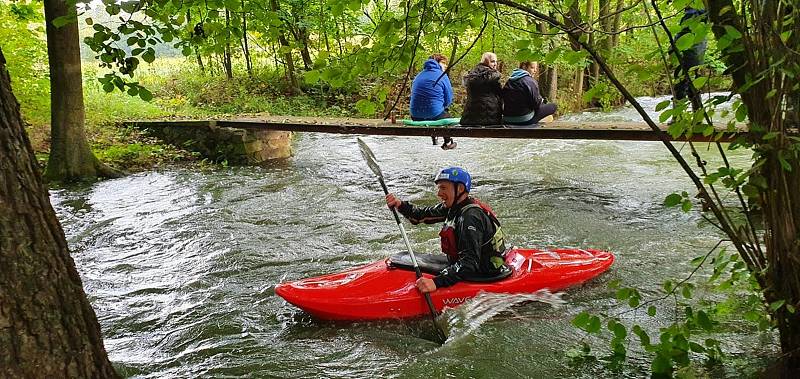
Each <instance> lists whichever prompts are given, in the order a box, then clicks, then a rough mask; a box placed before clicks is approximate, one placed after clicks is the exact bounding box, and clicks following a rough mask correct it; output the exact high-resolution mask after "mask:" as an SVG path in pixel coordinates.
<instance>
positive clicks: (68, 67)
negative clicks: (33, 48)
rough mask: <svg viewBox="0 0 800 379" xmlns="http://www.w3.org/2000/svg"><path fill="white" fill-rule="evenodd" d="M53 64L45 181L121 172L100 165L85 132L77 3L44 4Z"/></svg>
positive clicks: (53, 1) (56, 1) (54, 1)
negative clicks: (48, 149) (48, 148)
mask: <svg viewBox="0 0 800 379" xmlns="http://www.w3.org/2000/svg"><path fill="white" fill-rule="evenodd" d="M44 16H45V23H46V25H47V29H46V30H47V56H48V59H49V61H50V104H51V105H50V108H51V116H50V120H51V121H50V134H51V135H50V138H51V142H50V158H49V160H48V161H47V169H46V171H45V178H47V179H49V180H55V181H71V180H77V179H83V178H93V177H97V176H103V177H113V176H117V172H115V171H114V170H112V169H111V168H109V167H108V166H106V165H104V164H102V163H100V161H98V160H97V158H96V157H95V156H94V154H93V153H92V150H91V149H90V148H89V143H88V141H87V140H86V134H85V132H84V117H85V113H84V105H83V77H82V76H81V53H80V45H79V43H80V42H79V37H78V23H77V13H76V9H75V1H74V0H72V1H67V0H47V1H45V2H44Z"/></svg>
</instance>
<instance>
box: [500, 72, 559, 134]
mask: <svg viewBox="0 0 800 379" xmlns="http://www.w3.org/2000/svg"><path fill="white" fill-rule="evenodd" d="M538 68H539V66H538V65H537V64H536V62H521V63H520V64H519V68H516V69H514V71H512V72H511V76H510V77H509V78H508V81H507V82H506V85H505V86H503V107H504V108H503V123H505V124H506V125H533V124H536V123H538V122H539V121H540V120H541V119H543V118H545V117H547V116H549V115H552V114H555V113H556V109H557V107H556V105H555V104H553V103H545V102H544V99H543V98H542V95H541V94H540V93H539V83H538V82H537V81H536V79H534V76H536V75H537V74H538V72H537V71H538Z"/></svg>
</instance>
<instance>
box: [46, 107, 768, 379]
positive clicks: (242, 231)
mask: <svg viewBox="0 0 800 379" xmlns="http://www.w3.org/2000/svg"><path fill="white" fill-rule="evenodd" d="M659 100H662V99H644V101H645V103H646V105H648V106H649V107H650V108H653V107H654V106H655V104H656V103H657V102H658V101H659ZM593 117H600V118H602V119H603V120H609V118H611V119H612V120H613V119H620V121H625V120H627V119H628V118H630V111H629V110H621V111H618V112H614V113H610V114H609V113H606V114H584V115H572V116H568V118H570V119H573V120H576V119H577V120H587V119H592V118H593ZM364 140H365V141H366V142H367V143H368V144H369V145H370V146H371V147H372V150H373V151H374V152H375V155H376V156H377V158H378V160H379V163H380V164H381V166H382V168H383V171H384V174H385V175H386V178H387V180H388V183H387V184H388V186H389V187H390V189H391V190H393V191H394V192H396V193H398V194H399V195H401V196H402V197H406V198H409V199H412V200H414V201H415V202H418V203H420V204H433V203H434V202H435V201H436V199H435V196H434V185H433V183H432V182H431V179H432V177H433V175H434V173H435V172H436V170H437V169H439V168H441V167H443V166H448V165H460V166H463V167H465V168H467V169H468V170H469V171H470V172H471V173H472V175H473V177H474V185H473V188H474V189H473V194H474V195H475V196H477V197H479V198H481V199H482V200H484V201H485V202H487V203H489V204H491V205H492V206H493V207H494V208H495V210H496V211H497V213H498V214H499V216H500V220H501V222H503V228H504V230H505V232H506V235H507V241H508V243H510V244H513V245H517V246H524V247H537V248H548V247H577V248H597V249H604V250H608V251H612V252H614V253H615V254H616V256H617V261H616V262H615V264H614V265H613V266H612V268H611V269H610V271H609V272H607V273H605V274H603V275H601V276H600V277H598V278H597V279H595V280H593V281H590V282H589V283H587V284H585V285H583V286H581V287H578V288H572V289H569V290H566V291H564V292H563V293H561V294H555V295H552V296H547V295H542V296H532V297H528V298H524V299H520V298H514V297H507V298H501V299H497V298H490V297H483V298H479V299H477V300H473V301H471V302H469V303H467V304H465V305H463V306H461V307H459V308H456V309H454V310H448V311H447V312H446V313H445V314H444V315H443V316H441V317H440V319H441V321H442V322H443V323H445V324H447V327H448V329H449V334H450V335H451V338H450V340H448V342H447V343H446V344H445V345H444V346H441V347H440V346H439V345H437V344H435V343H433V342H430V341H428V340H426V339H425V338H423V337H424V335H425V328H427V327H428V326H427V325H428V324H427V323H426V322H425V320H422V321H408V322H400V321H390V322H378V323H331V322H321V321H317V320H314V319H312V318H310V317H309V316H308V315H306V314H304V313H303V312H301V311H299V310H298V309H296V308H294V307H293V306H291V305H289V304H287V303H286V302H285V301H283V300H282V299H281V298H279V297H277V296H276V295H275V294H274V287H275V285H276V284H277V283H279V282H281V281H284V280H292V279H299V278H303V277H308V276H313V275H319V274H323V273H329V272H333V271H339V270H344V269H347V268H350V267H353V266H357V265H361V264H365V263H368V262H371V261H374V260H378V259H382V258H384V257H385V256H386V255H387V254H390V253H393V252H396V251H399V250H401V249H402V248H403V242H402V239H401V237H400V235H399V233H398V231H397V227H396V225H395V224H394V221H393V219H392V217H391V214H390V213H389V212H388V211H387V209H386V207H385V203H384V202H383V195H382V192H381V189H380V187H379V185H378V183H377V182H376V180H375V178H374V177H373V176H372V174H371V172H370V171H369V170H368V168H367V167H366V165H365V164H364V162H363V161H362V158H361V156H360V154H359V150H358V146H357V144H356V140H355V136H340V135H326V134H313V133H307V134H302V135H298V136H296V140H295V142H294V149H295V154H294V156H293V157H292V158H290V159H287V160H285V161H281V162H276V163H274V164H272V165H270V166H266V167H215V168H212V169H197V168H185V167H173V168H165V169H162V170H158V171H152V172H145V173H140V174H136V175H131V176H128V177H125V178H120V179H115V180H107V181H102V182H98V183H95V184H92V185H83V186H75V187H68V188H63V189H58V190H53V191H51V200H52V203H53V205H54V207H55V209H56V212H57V214H58V216H59V219H60V220H61V222H62V224H63V226H64V229H65V233H66V236H67V239H68V241H69V245H70V247H71V248H72V250H73V256H74V258H75V262H76V265H77V267H78V270H79V272H80V274H81V277H82V278H83V284H84V287H85V290H86V292H87V294H88V296H89V299H90V301H91V303H92V305H93V307H94V309H95V311H96V313H97V316H98V319H99V321H100V324H101V326H102V330H103V334H104V336H105V346H106V349H107V350H108V352H109V355H110V358H111V360H112V361H113V362H114V364H115V366H116V367H117V369H118V370H119V372H120V373H121V374H122V375H124V376H126V377H136V378H165V377H179V378H185V377H289V378H299V377H310V378H317V377H330V378H341V377H405V378H416V377H423V376H424V377H458V378H466V377H476V378H489V377H492V378H494V377H541V378H552V377H575V378H595V377H608V376H616V377H641V376H647V375H648V373H649V364H648V362H647V361H646V360H645V358H646V355H645V354H644V353H643V352H641V351H639V350H638V349H636V346H637V345H638V343H637V342H635V341H634V342H632V343H631V344H629V345H628V346H629V348H630V349H631V351H630V356H629V358H628V362H629V363H630V364H629V365H627V366H626V367H625V368H624V369H622V370H621V371H611V370H609V369H608V368H607V367H606V366H605V365H604V364H603V363H602V362H597V361H593V362H591V361H590V362H582V363H574V362H571V361H570V359H569V358H567V357H566V355H565V352H566V351H567V350H569V349H572V348H575V347H577V345H578V344H579V343H580V341H581V340H585V341H587V342H588V343H589V344H591V345H592V346H594V347H595V349H596V350H597V351H598V353H599V354H600V355H602V354H603V353H604V351H605V350H604V349H607V348H604V342H603V340H599V339H597V338H594V337H587V336H586V335H585V333H583V332H581V331H580V330H578V329H576V328H574V327H572V326H571V325H570V321H571V319H572V318H573V317H574V315H576V314H577V313H579V312H581V311H583V310H588V311H590V312H597V313H599V312H607V313H613V312H616V311H619V310H624V309H625V308H619V307H618V306H617V305H616V301H615V300H614V290H611V289H609V288H608V287H607V284H608V282H609V281H611V280H614V279H618V280H621V281H622V284H623V285H624V286H635V287H638V288H640V289H641V291H642V293H643V296H646V297H647V296H651V297H652V296H657V295H659V294H660V293H661V292H660V288H661V283H662V282H663V281H664V280H666V279H678V280H679V279H682V278H684V277H686V276H687V275H688V274H689V273H690V272H691V271H692V269H693V267H692V265H691V264H690V262H689V261H690V260H691V259H692V258H694V257H696V256H698V255H701V254H704V253H706V252H707V251H708V250H709V249H711V248H712V247H713V246H714V245H715V244H716V243H717V242H718V241H719V240H720V238H721V235H720V233H719V232H718V231H717V230H715V229H714V228H713V227H712V226H710V225H709V224H708V223H706V222H704V221H703V220H702V217H701V215H700V214H699V213H698V212H697V211H696V210H693V211H691V212H689V213H684V212H682V211H680V210H679V209H675V208H665V207H664V206H663V205H662V203H663V200H664V198H665V196H667V195H668V194H670V193H672V192H675V191H684V190H685V191H688V192H689V193H690V194H694V193H695V191H693V189H692V188H693V186H692V185H691V183H690V182H689V180H688V179H687V178H686V174H685V173H683V172H682V171H681V169H680V167H679V166H678V164H677V163H676V162H675V160H674V159H673V158H672V157H671V156H670V155H669V153H668V152H667V150H666V149H665V148H664V146H663V145H661V144H660V143H656V142H625V141H617V142H615V141H565V140H510V139H469V138H457V139H456V140H457V142H458V148H457V149H456V150H452V151H443V150H441V149H440V148H439V147H438V146H433V145H431V143H430V139H429V138H420V137H370V136H367V137H364ZM678 147H679V148H681V149H682V152H683V153H685V154H686V153H688V150H689V148H688V146H687V145H685V144H679V145H678ZM701 147H702V149H705V148H706V147H707V144H704V145H701ZM712 148H713V147H712ZM686 155H688V154H686ZM730 158H731V160H732V161H733V162H735V163H738V164H747V162H748V159H749V153H748V152H745V151H737V152H734V153H732V154H731V156H730ZM690 162H692V161H690ZM712 167H715V166H713V161H712ZM407 230H409V232H410V235H409V237H410V239H411V243H412V246H413V248H414V249H415V251H417V252H433V251H434V250H436V249H437V248H438V236H437V233H438V227H437V226H416V227H414V226H407ZM706 274H707V273H706ZM700 275H703V273H702V272H701V273H700ZM521 300H527V301H521ZM531 300H533V301H531ZM658 307H659V314H660V315H661V316H659V317H656V318H652V319H651V318H650V317H648V316H647V315H646V314H644V312H639V313H628V314H626V315H625V316H623V317H624V318H623V322H637V323H640V324H642V325H644V326H645V327H646V328H648V329H649V330H650V331H651V337H652V338H654V339H657V334H656V333H657V328H658V327H659V326H661V325H663V323H664V322H665V320H669V319H671V317H672V316H668V315H672V309H673V308H674V303H673V302H670V301H665V302H663V303H659V304H658ZM737 325H738V324H737ZM741 325H745V326H740V327H732V328H730V330H729V331H727V332H725V333H724V334H717V335H714V337H715V338H718V339H721V340H722V341H723V349H724V350H725V351H726V352H728V353H729V354H730V356H729V357H730V358H729V359H727V360H726V363H725V364H724V365H721V366H713V367H711V368H703V367H702V366H699V367H698V368H697V370H700V371H701V372H702V371H703V370H707V371H706V372H705V374H707V375H710V376H713V377H739V376H740V375H743V374H744V373H752V372H755V371H758V370H760V369H761V368H763V366H764V364H766V363H765V362H767V361H768V358H769V357H770V355H771V354H773V352H774V351H775V350H776V346H775V340H774V335H772V334H770V333H754V332H753V331H752V328H749V327H746V324H745V323H741Z"/></svg>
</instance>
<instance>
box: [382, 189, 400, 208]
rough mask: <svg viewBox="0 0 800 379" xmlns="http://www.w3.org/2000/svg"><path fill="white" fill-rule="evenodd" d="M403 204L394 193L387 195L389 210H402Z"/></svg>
mask: <svg viewBox="0 0 800 379" xmlns="http://www.w3.org/2000/svg"><path fill="white" fill-rule="evenodd" d="M402 204H403V201H402V200H400V199H398V198H397V197H395V196H394V194H393V193H390V194H388V195H386V205H388V206H389V208H395V209H396V208H400V205H402Z"/></svg>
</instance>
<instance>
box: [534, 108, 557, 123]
mask: <svg viewBox="0 0 800 379" xmlns="http://www.w3.org/2000/svg"><path fill="white" fill-rule="evenodd" d="M556 109H558V107H557V106H556V104H555V103H545V104H542V105H540V106H539V111H538V112H536V115H534V116H533V119H532V120H531V122H533V123H537V122H539V121H541V120H542V119H543V118H545V117H547V116H550V115H552V114H555V113H556Z"/></svg>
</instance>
